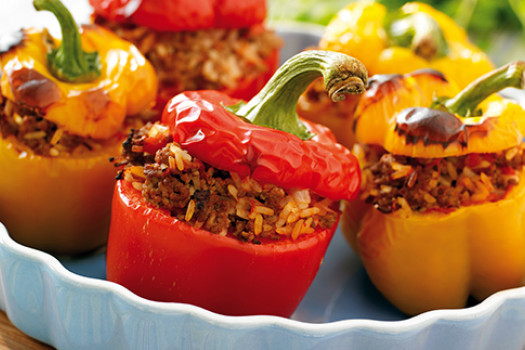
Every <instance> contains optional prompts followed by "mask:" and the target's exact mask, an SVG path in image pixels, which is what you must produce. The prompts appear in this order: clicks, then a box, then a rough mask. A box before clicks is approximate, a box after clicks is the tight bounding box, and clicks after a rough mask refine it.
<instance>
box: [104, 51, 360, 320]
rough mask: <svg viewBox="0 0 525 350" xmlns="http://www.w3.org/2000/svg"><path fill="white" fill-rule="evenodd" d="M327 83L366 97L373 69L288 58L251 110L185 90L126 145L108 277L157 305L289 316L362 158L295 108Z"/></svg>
mask: <svg viewBox="0 0 525 350" xmlns="http://www.w3.org/2000/svg"><path fill="white" fill-rule="evenodd" d="M321 74H323V75H324V76H325V77H326V81H327V89H328V90H329V94H330V96H332V97H333V98H334V99H335V100H339V99H340V98H341V97H343V96H344V94H346V93H349V92H351V93H361V92H362V91H364V89H365V86H366V79H367V75H366V69H365V68H364V66H363V65H362V64H360V63H359V62H358V61H356V60H354V59H351V58H350V57H348V56H346V55H343V54H339V53H334V52H320V51H317V52H313V51H311V52H305V53H302V54H299V55H297V56H295V57H293V58H291V59H290V60H289V61H288V63H285V64H284V65H283V66H282V67H281V68H280V69H279V70H278V71H277V73H276V75H275V76H274V77H273V78H272V79H271V80H270V82H269V83H268V84H267V85H266V86H265V87H264V88H263V90H261V92H260V93H259V94H258V95H256V96H255V97H254V98H253V99H252V100H250V101H249V102H246V103H244V102H242V101H239V100H238V99H234V98H232V97H230V96H228V95H226V94H224V93H220V92H217V91H188V92H183V93H181V94H179V95H177V96H175V97H174V98H173V99H172V100H171V101H170V103H169V104H168V105H167V106H166V109H165V110H164V113H163V116H162V123H155V124H152V125H151V124H150V125H146V126H145V127H144V128H142V129H140V130H135V131H134V132H133V133H132V134H131V135H130V137H129V139H128V140H127V141H126V142H125V143H124V145H123V146H124V153H123V155H124V160H123V163H125V164H126V167H125V169H123V173H121V175H120V176H119V177H120V178H121V180H119V181H118V182H117V185H116V188H115V195H114V197H113V209H112V218H111V229H110V234H109V240H108V247H107V277H108V280H110V281H113V282H116V283H119V284H122V285H123V286H125V287H127V288H129V289H130V290H131V291H133V292H134V293H136V294H138V295H140V296H142V297H145V298H148V299H153V300H160V301H176V302H185V303H190V304H194V305H198V306H201V307H204V308H206V309H208V310H211V311H214V312H218V313H222V314H228V315H253V314H267V315H279V316H285V317H288V316H290V315H291V314H292V313H293V312H294V310H295V309H296V307H297V306H298V305H299V302H300V301H301V299H302V298H303V296H304V294H305V293H306V291H307V290H308V288H309V286H310V284H311V283H312V281H313V279H314V277H315V275H316V273H317V270H318V269H319V266H320V264H321V262H322V259H323V257H324V254H325V252H326V249H327V247H328V244H329V243H330V240H331V238H332V236H333V234H334V232H335V229H336V228H337V225H338V220H339V200H341V199H349V200H350V199H352V198H355V196H356V195H357V191H358V189H359V183H360V173H359V164H358V162H357V159H356V158H355V157H354V156H353V155H352V154H351V152H350V151H349V150H348V149H346V148H345V147H343V146H341V145H340V144H338V143H337V142H336V141H335V139H334V137H333V135H332V133H331V132H330V131H329V130H328V129H327V128H325V127H323V126H321V125H317V124H313V123H309V122H303V121H301V120H300V119H298V118H297V115H296V114H295V104H296V103H297V99H298V98H299V96H300V94H301V93H302V91H303V90H304V88H306V86H308V84H309V82H311V80H312V79H315V78H316V77H317V76H320V75H321Z"/></svg>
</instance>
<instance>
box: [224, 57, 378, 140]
mask: <svg viewBox="0 0 525 350" xmlns="http://www.w3.org/2000/svg"><path fill="white" fill-rule="evenodd" d="M319 77H323V78H324V82H325V88H326V90H327V91H328V94H329V96H330V98H331V99H332V100H333V101H341V100H343V99H344V98H345V95H346V94H348V93H350V94H361V93H363V92H364V91H365V89H366V84H367V79H368V72H367V70H366V68H365V66H364V65H363V64H362V63H361V62H360V61H358V60H357V59H355V58H353V57H350V56H348V55H345V54H342V53H338V52H331V51H318V50H310V51H304V52H301V53H299V54H298V55H295V56H294V57H292V58H290V59H289V60H288V61H286V62H285V63H284V64H283V65H282V66H281V67H280V68H279V69H278V70H277V72H276V73H275V75H274V76H273V77H272V79H270V81H269V82H268V83H267V84H266V86H265V87H264V88H263V89H262V90H261V91H260V92H259V93H258V94H257V95H256V96H255V97H253V98H252V99H251V100H250V101H249V102H247V103H240V104H238V105H235V106H230V107H228V109H229V110H230V111H232V112H233V113H235V114H237V115H238V116H240V117H244V118H246V119H247V120H249V121H251V122H252V123H254V124H257V125H262V126H266V127H270V128H274V129H278V130H283V131H286V132H289V133H291V134H294V135H296V136H298V137H300V138H301V139H303V140H304V139H309V138H311V137H312V136H313V135H312V134H311V133H310V132H309V131H308V130H307V129H306V127H305V126H304V124H303V123H302V122H301V121H300V120H299V117H298V116H297V113H296V107H297V102H298V100H299V97H300V96H301V94H302V93H303V92H304V91H305V90H306V88H307V87H308V86H309V85H310V84H311V83H312V82H313V81H314V80H315V79H317V78H319Z"/></svg>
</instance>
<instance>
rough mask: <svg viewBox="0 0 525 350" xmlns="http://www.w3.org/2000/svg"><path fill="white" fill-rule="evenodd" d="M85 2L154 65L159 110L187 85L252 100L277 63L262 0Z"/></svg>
mask: <svg viewBox="0 0 525 350" xmlns="http://www.w3.org/2000/svg"><path fill="white" fill-rule="evenodd" d="M89 2H90V4H91V5H92V7H93V8H94V11H95V13H94V21H95V23H97V24H99V25H102V26H104V27H106V28H108V29H110V30H112V31H114V32H115V33H117V35H119V36H120V37H121V38H124V39H126V40H129V41H131V42H132V43H134V44H135V45H136V46H137V47H138V48H139V50H140V51H141V52H142V53H143V54H144V55H145V56H146V57H147V58H148V59H149V60H150V61H151V63H152V64H153V66H154V67H155V68H156V70H157V74H158V77H159V83H160V84H159V94H158V103H157V105H158V108H159V109H160V111H162V109H163V108H164V106H165V104H166V102H167V101H168V100H169V99H170V98H171V97H173V96H174V95H176V94H177V93H179V92H182V91H186V90H203V89H211V90H221V91H223V92H225V93H227V94H229V95H231V96H234V97H237V98H241V99H250V98H251V97H253V96H254V95H255V94H256V93H257V92H258V91H259V90H260V89H261V88H262V87H263V86H264V84H265V83H266V82H267V81H268V79H269V78H270V77H271V76H272V74H273V73H274V72H275V69H276V68H277V65H278V52H279V49H280V47H281V45H282V43H281V39H280V38H278V37H277V36H276V35H275V33H274V32H273V31H270V30H268V29H266V28H265V26H264V20H265V18H266V2H265V1H264V0H248V1H241V2H239V1H235V0H228V1H212V0H197V1H194V0H190V1H170V0H162V1H158V0H139V1H122V0H109V1H108V0H89Z"/></svg>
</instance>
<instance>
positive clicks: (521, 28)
mask: <svg viewBox="0 0 525 350" xmlns="http://www.w3.org/2000/svg"><path fill="white" fill-rule="evenodd" d="M350 2H352V0H287V1H286V0H285V1H283V0H269V2H268V3H269V17H270V19H271V20H272V21H275V22H282V21H299V22H308V23H315V24H319V25H326V24H327V23H328V22H329V21H330V19H331V18H332V17H333V16H334V15H335V14H336V13H337V12H338V11H339V10H340V9H341V8H343V7H344V6H345V5H347V4H349V3H350ZM379 2H380V3H383V4H384V5H385V6H387V7H388V8H391V9H396V8H399V7H400V6H401V5H402V4H404V3H405V2H406V1H403V0H379ZM422 2H425V3H428V4H431V5H432V6H434V7H435V8H437V9H439V10H441V11H443V12H445V13H446V14H448V15H449V16H450V17H452V18H454V20H455V21H456V23H458V24H459V25H461V26H462V27H464V28H466V29H467V31H468V33H469V36H470V39H471V40H472V41H473V42H474V43H475V44H477V45H478V46H480V47H481V48H482V49H483V50H485V51H486V52H487V53H488V54H489V55H490V56H491V58H492V59H493V60H494V62H495V63H496V64H497V65H502V64H505V63H507V62H509V61H511V60H516V59H522V60H525V0H461V1H459V0H423V1H422Z"/></svg>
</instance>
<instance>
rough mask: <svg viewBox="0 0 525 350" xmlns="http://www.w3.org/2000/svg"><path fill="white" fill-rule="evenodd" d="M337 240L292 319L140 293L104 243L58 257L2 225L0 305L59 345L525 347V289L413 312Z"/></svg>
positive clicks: (15, 320) (25, 329)
mask: <svg viewBox="0 0 525 350" xmlns="http://www.w3.org/2000/svg"><path fill="white" fill-rule="evenodd" d="M332 243H333V244H331V245H330V248H329V251H328V253H327V257H326V260H325V263H324V264H323V266H322V268H321V270H320V271H319V274H318V276H317V277H316V279H315V281H314V284H313V285H312V288H311V289H310V290H309V292H308V294H307V296H306V297H305V299H304V300H303V303H302V304H301V305H300V306H299V309H298V310H297V312H296V313H295V314H294V315H293V317H292V319H285V318H281V317H273V316H245V317H229V316H223V315H219V314H215V313H212V312H209V311H206V310H204V309H201V308H198V307H195V306H192V305H187V304H179V303H161V302H152V301H148V300H145V299H142V298H140V297H138V296H136V295H134V294H133V293H131V292H130V291H128V290H127V289H125V288H124V287H122V286H119V285H117V284H114V283H111V282H107V281H105V280H104V279H103V276H104V274H105V272H104V267H105V265H104V252H98V253H97V254H94V255H91V256H86V257H83V258H79V259H74V260H70V259H61V261H59V260H57V259H56V258H55V257H53V256H51V255H49V254H46V253H43V252H41V251H38V250H35V249H31V248H27V247H25V246H22V245H20V244H18V243H16V242H14V241H13V240H12V239H11V238H10V237H9V235H8V233H7V232H6V230H5V228H4V227H3V226H1V225H0V308H1V309H3V310H5V311H6V313H7V315H8V317H9V319H10V320H11V321H12V322H13V323H14V325H15V326H16V327H18V328H19V329H20V330H22V331H23V332H24V333H26V334H28V335H30V336H32V337H34V338H36V339H39V340H41V341H43V342H45V343H48V344H51V345H53V346H54V347H56V348H58V349H112V350H114V349H422V348H424V349H522V348H523V346H524V345H525V332H524V330H525V288H517V289H512V290H507V291H503V292H499V293H497V294H495V295H493V296H491V297H489V298H488V299H486V300H485V301H484V302H482V303H480V304H478V305H476V306H472V307H469V308H466V309H461V310H437V311H432V312H427V313H424V314H421V315H419V316H416V317H412V318H407V319H405V317H404V316H403V315H402V314H399V313H398V312H396V311H395V309H394V308H393V307H392V306H390V305H389V304H388V303H387V302H386V301H385V300H384V299H382V297H381V296H380V295H379V293H378V292H377V291H376V290H375V289H374V288H373V286H372V285H371V284H370V282H369V281H368V279H367V278H366V274H365V273H364V270H363V269H362V266H361V265H360V263H359V261H358V260H357V258H356V257H355V256H354V255H353V254H351V253H350V252H349V249H347V247H346V244H345V243H344V241H343V238H342V236H341V235H340V233H337V234H336V236H335V237H334V241H333V242H332ZM64 265H65V266H68V268H69V270H68V269H66V268H65V267H64ZM70 270H71V271H70ZM72 271H75V272H76V273H75V272H72ZM81 273H82V274H84V275H90V276H92V277H85V276H82V275H80V274H81ZM378 319H400V320H398V321H379V320H378Z"/></svg>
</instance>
